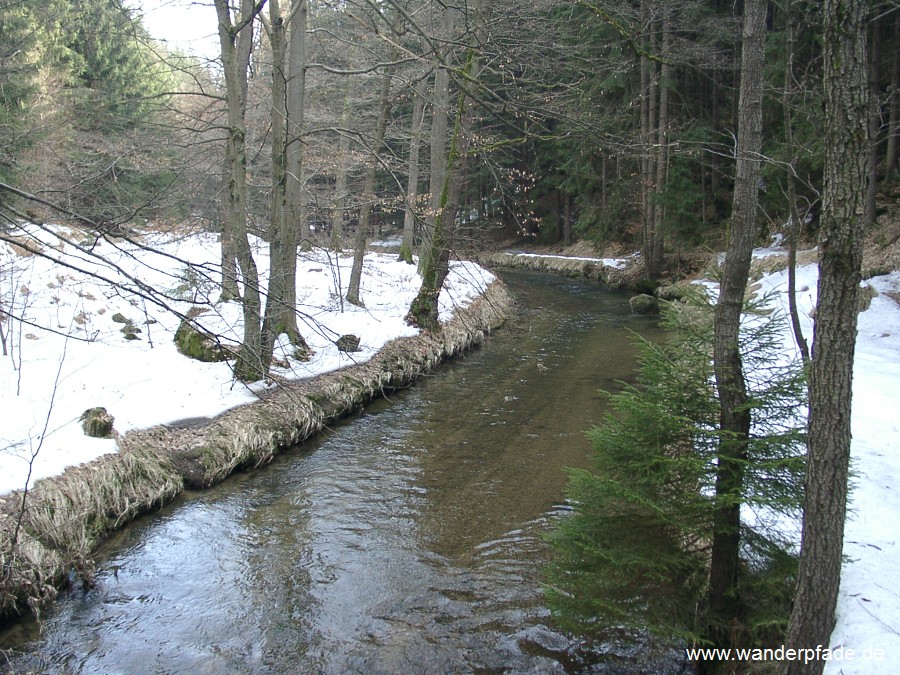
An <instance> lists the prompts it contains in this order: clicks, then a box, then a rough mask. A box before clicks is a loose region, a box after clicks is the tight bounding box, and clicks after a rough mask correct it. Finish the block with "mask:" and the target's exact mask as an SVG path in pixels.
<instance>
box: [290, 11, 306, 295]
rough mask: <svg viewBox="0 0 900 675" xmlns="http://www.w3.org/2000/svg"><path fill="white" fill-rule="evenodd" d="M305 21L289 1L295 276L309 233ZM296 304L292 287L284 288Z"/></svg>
mask: <svg viewBox="0 0 900 675" xmlns="http://www.w3.org/2000/svg"><path fill="white" fill-rule="evenodd" d="M308 22H309V2H308V0H292V1H291V14H290V21H289V37H288V44H287V50H288V54H287V61H288V65H287V69H286V70H287V75H288V80H287V139H286V146H285V154H286V157H287V160H286V163H287V183H286V189H285V195H286V197H285V199H286V201H287V218H288V223H289V225H290V232H289V237H290V240H289V241H288V244H287V246H285V255H287V256H289V258H290V260H289V262H288V267H289V271H290V273H291V274H292V276H294V277H295V276H296V267H297V248H298V247H302V248H303V250H307V251H308V250H309V249H310V247H311V238H312V234H311V232H310V230H309V218H308V217H307V209H306V204H305V199H304V187H303V165H304V158H303V132H304V125H305V119H306V62H307V59H306V29H307V24H308ZM288 292H289V293H290V294H291V295H292V296H293V297H294V304H295V305H296V288H294V289H288Z"/></svg>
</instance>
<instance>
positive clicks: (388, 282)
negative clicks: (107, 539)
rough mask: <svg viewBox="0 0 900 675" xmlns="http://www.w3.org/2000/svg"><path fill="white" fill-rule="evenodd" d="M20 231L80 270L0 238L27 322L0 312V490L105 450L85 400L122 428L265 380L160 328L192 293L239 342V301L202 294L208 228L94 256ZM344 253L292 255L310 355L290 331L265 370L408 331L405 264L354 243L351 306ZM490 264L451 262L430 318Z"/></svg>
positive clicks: (249, 394)
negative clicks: (240, 378)
mask: <svg viewBox="0 0 900 675" xmlns="http://www.w3.org/2000/svg"><path fill="white" fill-rule="evenodd" d="M27 234H28V237H27V241H28V245H29V247H34V246H36V245H40V247H41V248H42V249H43V250H45V251H46V252H47V253H48V254H49V255H57V253H56V252H57V251H58V252H59V253H62V254H65V255H66V256H68V257H67V258H66V259H67V260H69V261H70V262H71V261H76V262H75V265H76V266H77V267H78V268H79V269H80V270H81V271H77V270H73V269H71V268H65V267H61V266H59V265H57V264H54V263H52V262H51V261H50V260H48V259H46V258H44V257H40V256H35V255H22V249H19V250H18V251H15V250H13V247H11V246H9V245H8V244H5V243H2V242H0V310H2V312H6V313H8V314H9V315H12V316H15V317H23V318H25V319H26V321H28V322H30V323H31V324H33V325H28V324H20V323H19V322H17V321H9V320H7V319H5V318H4V319H3V320H4V323H3V329H4V336H5V338H6V339H5V342H6V352H7V353H6V355H5V356H3V357H2V360H0V392H2V396H3V401H4V404H3V406H2V408H0V494H5V493H7V492H9V491H11V490H14V489H18V488H22V487H24V486H25V484H26V479H27V480H28V481H29V484H33V482H34V481H35V480H36V479H38V478H43V477H46V476H52V475H56V474H59V473H61V472H62V471H63V470H64V469H65V468H66V467H68V466H72V465H77V464H81V463H83V462H87V461H90V460H92V459H94V458H96V457H99V456H100V455H103V454H106V453H109V452H115V451H116V444H115V441H114V440H105V439H94V438H88V437H87V436H85V435H84V433H83V432H82V429H81V425H80V423H79V417H80V415H81V413H82V412H84V411H85V410H86V409H87V408H92V407H97V406H103V407H105V408H106V409H107V410H108V411H109V413H110V414H112V415H113V416H114V417H115V429H116V431H118V432H119V433H125V432H127V431H129V430H132V429H137V428H145V427H149V426H153V425H156V424H166V423H171V422H175V421H177V420H180V419H184V418H193V417H210V416H213V415H216V414H218V413H220V412H222V411H224V410H226V409H228V408H231V407H234V406H236V405H240V404H242V403H247V402H251V401H253V400H255V399H256V397H257V394H258V393H259V392H260V391H261V390H262V389H264V387H265V385H264V384H263V383H257V384H255V385H251V386H250V387H247V386H245V385H243V384H241V383H239V382H236V381H235V380H234V378H233V377H232V373H231V370H230V369H229V365H228V364H227V363H201V362H199V361H194V360H192V359H188V358H186V357H184V356H182V355H181V354H179V353H178V351H177V350H176V348H175V345H174V343H173V342H172V337H173V335H174V333H175V331H176V330H177V328H178V325H179V319H178V318H177V316H176V315H175V314H173V313H172V312H171V311H169V309H174V310H177V311H178V312H181V313H186V312H187V311H188V310H189V309H190V308H192V307H195V306H198V305H199V306H203V307H210V308H211V309H212V311H211V312H210V313H208V314H205V315H203V319H202V320H203V323H204V325H205V326H207V327H209V328H211V329H213V330H215V331H216V332H217V333H220V334H221V336H222V338H223V340H224V341H225V342H232V343H234V344H237V343H239V342H240V335H241V331H242V319H241V311H240V306H239V305H238V304H237V303H226V304H219V305H214V304H212V301H214V300H215V299H216V297H217V296H218V291H217V289H216V284H215V281H216V280H217V279H218V278H219V274H218V272H217V262H218V248H219V247H218V242H217V240H216V238H215V236H213V235H208V234H196V235H191V236H187V237H184V238H181V239H173V238H172V237H171V236H169V235H155V236H154V235H151V236H148V237H146V238H144V239H143V240H142V241H141V243H142V244H143V247H142V246H139V245H136V244H132V243H127V242H119V243H117V244H112V243H110V242H106V241H100V242H98V243H97V244H96V245H95V246H94V249H93V251H94V252H95V253H97V254H99V256H101V257H94V256H92V255H85V254H84V253H83V252H80V250H79V249H78V248H76V247H75V246H73V245H72V243H71V242H72V241H73V240H78V239H79V238H80V237H81V236H83V235H81V234H79V233H77V232H72V231H69V230H66V229H65V228H52V229H42V228H38V227H36V226H29V227H28V228H27ZM21 239H22V240H23V241H26V237H22V238H21ZM67 240H68V241H67ZM148 247H153V250H150V249H149V248H148ZM255 253H256V261H257V265H258V266H259V269H260V272H261V277H262V283H263V284H264V283H265V277H266V274H265V272H266V271H267V269H268V250H267V247H266V246H265V245H264V244H263V243H262V242H255ZM352 259H353V258H352V253H349V252H348V253H342V254H340V255H336V254H334V253H328V252H325V251H314V252H311V253H303V254H301V255H300V257H299V260H298V275H297V280H298V282H297V297H298V310H299V312H300V313H301V314H300V330H301V332H302V334H303V336H304V338H305V339H306V341H307V342H308V343H309V345H310V347H311V348H312V349H313V350H314V354H313V356H312V358H311V359H310V360H309V361H306V362H301V361H297V360H295V359H293V358H292V354H291V351H292V350H291V349H290V348H289V345H287V344H284V343H281V344H280V348H279V349H278V350H277V351H276V358H277V359H278V362H279V364H280V366H279V367H276V368H274V369H273V373H275V374H277V375H279V376H281V377H285V378H289V379H295V378H305V377H311V376H314V375H318V374H321V373H324V372H328V371H331V370H335V369H337V368H341V367H343V366H347V365H351V364H353V363H359V362H364V361H368V360H369V359H370V358H371V357H372V356H373V355H374V354H375V353H377V352H378V350H379V349H381V347H383V346H384V345H385V344H386V343H387V342H388V341H390V340H392V339H394V338H396V337H400V336H405V335H414V334H416V333H417V332H418V331H417V329H415V328H413V327H411V326H409V325H407V324H406V322H405V321H404V320H403V317H404V316H405V314H406V312H407V310H408V308H409V305H410V303H411V302H412V299H413V298H414V297H415V295H416V293H417V292H418V289H419V284H420V280H419V277H418V275H417V274H416V269H415V267H414V266H411V265H407V264H406V263H402V262H397V260H396V255H385V254H374V253H371V254H367V255H366V258H365V264H364V274H363V280H362V288H361V293H360V294H361V297H362V299H363V302H364V303H365V305H366V306H365V307H364V308H361V307H355V306H353V305H350V304H348V303H347V302H346V301H343V300H342V297H343V296H344V295H345V294H346V289H347V283H348V281H349V278H350V267H351V265H352ZM188 261H189V262H190V263H191V264H192V267H191V268H189V267H188V265H187V262H188ZM92 275H93V276H92ZM128 277H131V279H132V280H129V278H128ZM493 278H494V277H493V275H491V274H490V273H489V272H487V271H486V270H484V269H483V268H481V267H478V266H477V265H475V264H473V263H469V262H454V263H452V268H451V272H450V275H449V276H448V278H447V282H446V287H445V290H444V292H443V293H442V294H441V297H440V305H439V307H440V315H441V319H442V320H446V319H448V318H450V316H452V314H453V311H454V308H455V307H457V306H465V305H467V304H469V303H470V302H471V301H472V300H473V299H474V298H475V297H477V296H478V295H479V294H480V293H481V292H482V291H483V290H484V288H486V287H487V285H488V284H489V283H490V282H491V281H492V280H493ZM110 281H116V282H120V283H122V284H124V285H125V286H126V287H127V288H130V289H134V290H137V289H136V287H137V285H138V283H141V284H146V287H147V288H150V289H153V290H154V292H155V293H157V294H162V295H160V296H159V299H160V301H161V302H162V303H163V304H165V305H167V307H168V308H169V309H167V307H160V306H158V305H156V304H154V303H153V302H151V301H149V300H147V299H146V298H142V297H140V295H139V294H136V293H131V292H127V291H123V290H120V289H116V288H115V287H114V286H113V285H112V284H111V283H109V282H110ZM338 289H340V292H339V291H338ZM145 295H146V293H145ZM0 317H4V315H3V314H2V313H0ZM123 319H124V320H128V321H130V322H131V324H130V325H131V326H133V327H134V328H136V329H138V330H139V331H140V332H137V331H135V334H136V335H137V337H138V339H136V340H128V339H126V337H125V335H124V334H123V332H122V328H123V327H124V326H125V325H126V324H124V323H122V321H123ZM40 327H49V328H50V329H51V330H53V331H58V332H57V333H53V332H48V331H46V330H42V329H41V328H40ZM346 333H353V334H355V335H358V336H360V337H361V343H360V351H359V352H356V353H353V354H345V353H343V352H340V351H339V350H338V349H337V347H336V345H335V344H334V341H335V340H336V339H337V338H338V337H340V336H341V335H343V334H346ZM66 335H69V337H66ZM32 458H33V461H32V462H31V466H30V467H29V461H30V460H32ZM29 468H30V471H31V474H30V477H29Z"/></svg>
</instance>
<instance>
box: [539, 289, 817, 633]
mask: <svg viewBox="0 0 900 675" xmlns="http://www.w3.org/2000/svg"><path fill="white" fill-rule="evenodd" d="M751 309H752V308H751ZM760 319H761V320H760ZM781 323H782V321H781V320H780V319H775V318H769V317H758V318H757V319H756V320H751V321H747V322H745V324H744V330H743V331H742V335H741V340H740V344H741V353H742V357H743V359H744V362H745V364H746V365H747V372H748V394H749V403H748V405H749V407H750V409H751V414H752V416H753V419H754V424H753V428H752V432H751V437H750V440H749V445H748V454H747V460H746V463H745V466H744V471H745V476H746V479H745V484H744V490H743V492H742V493H741V495H740V496H738V497H737V498H738V499H739V500H740V501H741V505H742V512H743V514H744V518H743V520H742V524H741V551H742V560H743V563H744V564H745V568H746V570H745V571H746V573H745V574H743V575H742V584H743V586H742V588H741V592H742V593H745V594H746V595H747V596H749V598H750V599H751V602H749V603H748V606H749V607H751V608H752V609H751V610H748V614H747V615H745V616H744V617H742V621H740V622H737V623H736V624H735V626H736V628H738V629H739V630H738V633H743V634H744V636H745V638H746V641H747V642H748V643H750V642H751V641H752V640H758V641H764V640H766V639H769V638H772V639H774V637H773V634H774V635H780V631H781V630H783V628H784V626H785V625H786V621H787V618H788V613H789V611H790V590H791V588H792V584H793V579H794V576H793V575H794V569H795V560H794V558H793V557H792V555H791V554H790V551H791V544H790V541H789V537H788V536H787V535H786V533H784V532H782V531H780V530H779V528H778V527H776V526H775V525H777V524H779V523H782V524H783V523H784V522H785V520H787V521H791V520H795V519H796V518H797V517H798V514H799V505H800V501H801V489H802V474H803V465H804V448H805V446H804V430H803V419H802V418H803V407H804V405H805V385H804V380H803V373H802V367H801V364H799V363H789V364H779V363H778V362H777V360H776V359H775V355H776V354H777V353H778V350H779V347H780V338H779V336H778V332H777V331H778V328H779V327H780V325H781ZM667 325H668V326H669V328H670V329H671V331H672V337H671V339H669V340H668V341H666V342H664V343H661V344H654V343H652V342H648V341H646V340H641V351H642V356H641V358H640V368H639V373H638V376H637V383H636V384H635V385H626V386H624V387H623V389H622V391H620V392H619V393H615V394H610V395H609V398H610V402H611V412H609V413H608V414H607V415H606V416H605V418H604V419H603V422H602V424H601V425H599V426H598V427H596V428H594V429H592V430H591V431H590V432H589V437H590V439H591V440H592V441H593V445H594V448H595V453H594V457H593V464H594V465H593V470H590V471H586V470H571V471H570V481H569V487H568V498H569V500H570V502H571V504H572V507H573V513H572V514H571V515H570V516H569V517H566V518H564V519H563V520H562V521H561V522H560V524H559V527H558V529H557V530H556V532H554V533H553V534H552V535H551V539H550V541H551V544H552V546H553V547H554V548H555V549H556V554H557V555H556V558H555V560H554V562H553V563H552V565H551V566H550V568H549V570H548V576H549V584H548V588H549V591H548V592H549V597H550V601H551V605H552V606H553V608H554V610H555V612H556V615H557V616H558V618H559V619H560V620H561V622H562V623H563V624H564V625H566V626H568V627H570V628H576V629H580V630H587V631H590V632H608V631H611V630H613V629H615V630H625V631H626V633H628V634H632V635H636V634H638V633H643V632H644V631H646V630H650V631H652V632H654V633H656V634H659V635H662V636H666V637H675V636H677V637H680V638H682V639H686V640H689V641H700V642H705V641H707V640H708V638H709V636H710V634H711V629H712V625H711V622H710V617H708V616H707V615H705V613H704V598H705V595H706V593H707V591H708V588H707V585H708V572H709V554H710V545H711V540H712V534H713V514H714V506H715V504H714V500H713V497H712V495H713V494H714V488H715V481H716V456H717V449H718V445H719V441H720V439H719V435H720V432H719V431H718V400H717V392H716V388H715V386H714V379H713V366H712V360H711V351H712V338H713V336H712V308H711V307H710V306H709V304H708V302H707V301H706V300H704V299H699V298H694V299H693V300H692V301H691V302H690V303H688V304H686V305H681V304H677V305H676V306H675V307H674V308H673V309H670V310H668V316H667ZM755 644H759V642H756V643H755Z"/></svg>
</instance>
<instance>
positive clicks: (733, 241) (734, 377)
mask: <svg viewBox="0 0 900 675" xmlns="http://www.w3.org/2000/svg"><path fill="white" fill-rule="evenodd" d="M767 6H768V2H767V0H747V2H745V4H744V31H743V46H742V51H741V90H740V104H739V106H738V109H739V110H740V118H739V122H738V139H737V149H736V150H737V153H736V154H737V172H736V177H735V186H734V201H733V209H732V218H731V230H730V232H729V237H728V248H727V250H726V257H725V265H724V269H723V271H722V278H721V282H720V287H719V299H718V302H717V303H716V311H715V326H714V342H713V360H714V364H715V375H716V388H717V391H718V395H719V428H720V433H721V437H720V441H719V450H718V466H717V469H716V488H715V489H716V494H715V507H714V510H713V541H712V557H711V562H710V573H709V610H710V619H711V621H712V635H711V637H712V638H713V639H714V640H715V641H716V642H717V643H720V644H724V643H725V642H726V641H727V637H728V634H729V624H730V623H731V622H732V620H734V619H736V618H738V617H739V616H740V613H741V602H740V598H739V597H738V595H737V583H738V570H739V561H740V542H741V532H740V526H741V501H742V491H743V483H744V463H745V461H746V459H747V441H748V439H749V436H750V424H751V419H750V412H749V410H748V405H747V404H748V400H747V386H746V382H745V379H744V370H743V363H742V361H741V352H740V344H739V331H740V321H741V310H742V308H743V304H744V294H745V292H746V288H747V278H748V275H749V272H750V260H751V255H752V253H753V243H754V241H755V239H756V235H757V227H756V209H757V203H758V190H759V171H760V161H759V150H760V147H761V145H762V103H763V58H764V55H765V28H766V9H767Z"/></svg>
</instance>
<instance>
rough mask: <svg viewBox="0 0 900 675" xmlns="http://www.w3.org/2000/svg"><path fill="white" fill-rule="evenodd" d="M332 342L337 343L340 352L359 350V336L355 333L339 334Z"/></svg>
mask: <svg viewBox="0 0 900 675" xmlns="http://www.w3.org/2000/svg"><path fill="white" fill-rule="evenodd" d="M334 344H336V345H337V348H338V349H339V350H341V351H342V352H348V353H349V352H358V351H359V338H358V337H357V336H356V335H350V334H347V335H341V337H339V338H338V339H337V340H335V342H334Z"/></svg>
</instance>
